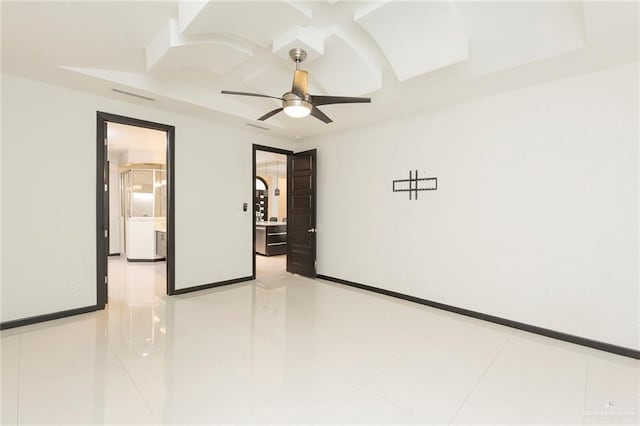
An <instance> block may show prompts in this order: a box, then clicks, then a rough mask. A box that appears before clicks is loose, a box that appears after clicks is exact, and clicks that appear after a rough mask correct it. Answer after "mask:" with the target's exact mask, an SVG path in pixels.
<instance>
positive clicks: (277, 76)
mask: <svg viewBox="0 0 640 426" xmlns="http://www.w3.org/2000/svg"><path fill="white" fill-rule="evenodd" d="M638 8H639V6H638V3H637V2H618V1H609V2H592V1H573V0H571V1H554V2H541V1H522V2H520V1H517V2H516V1H494V2H491V1H489V2H484V1H483V2H476V1H456V0H451V1H399V0H389V1H333V0H332V1H297V0H291V1H282V0H278V1H162V2H112V1H106V0H105V1H96V2H65V3H64V6H62V2H5V3H3V14H2V26H1V31H2V41H3V48H2V50H3V70H4V71H5V72H9V73H13V74H16V75H22V76H25V77H27V78H32V79H36V80H41V81H45V82H50V83H53V84H60V85H63V86H66V87H71V88H75V89H78V90H84V91H88V92H93V93H96V94H99V95H102V96H109V97H116V98H118V99H121V100H123V101H126V102H146V101H144V99H138V98H134V97H131V96H126V95H123V94H121V92H127V93H132V94H136V95H140V96H144V97H147V98H153V99H155V100H156V101H155V102H154V105H156V106H157V107H158V108H164V109H169V110H174V111H181V112H186V113H188V114H190V115H193V116H198V117H200V118H203V119H214V120H217V121H220V122H223V123H226V124H229V125H233V126H242V127H243V128H248V127H247V126H246V125H245V124H246V123H254V124H258V125H260V126H262V127H266V128H268V129H270V130H271V131H272V132H271V133H272V134H274V135H280V136H285V137H291V138H294V137H295V136H302V137H305V138H306V137H309V136H313V135H316V134H322V133H327V132H331V131H337V130H344V129H347V128H351V127H358V126H366V125H369V124H372V123H376V122H379V121H381V120H384V119H387V118H391V117H395V116H399V115H404V114H411V113H415V112H418V111H421V110H426V109H430V108H435V107H438V106H442V105H448V104H451V103H454V102H460V101H464V100H466V99H473V98H474V97H479V96H486V95H488V94H492V93H500V92H503V91H505V90H513V89H515V88H518V87H525V86H530V85H532V84H537V83H541V82H545V81H550V80H554V79H558V78H565V77H568V76H571V75H576V74H580V73H586V72H590V71H594V70H596V69H600V68H603V67H607V66H615V65H618V64H622V63H625V62H630V61H637V60H638V59H639V56H640V55H639V53H638V51H639V49H638V44H639V43H638ZM123 16H126V17H127V19H122V17H123ZM79 22H81V23H82V25H78V23H79ZM79 40H81V41H82V42H79ZM296 48H299V49H303V50H304V51H305V52H306V54H307V57H306V59H305V60H304V63H303V64H304V70H306V71H307V72H308V74H307V81H306V85H307V86H306V89H305V90H304V91H303V92H304V94H308V93H312V94H315V95H316V96H343V97H365V98H373V99H374V102H372V103H371V104H370V105H349V104H343V105H323V106H322V114H323V115H322V116H320V114H316V118H318V117H321V118H320V119H319V120H315V119H311V118H305V119H295V118H291V117H289V116H287V115H286V114H275V115H273V116H271V117H270V118H269V119H268V120H267V121H265V122H260V121H259V120H257V118H263V119H265V120H266V118H264V116H265V112H266V111H270V110H274V108H275V109H278V108H284V106H283V105H282V103H283V100H282V98H284V96H282V95H281V94H282V93H283V92H285V91H286V93H292V94H293V95H296V96H297V97H296V98H295V100H296V102H297V101H300V102H301V103H302V104H304V102H308V99H306V100H305V99H304V96H301V95H302V94H303V93H296V91H295V90H289V87H291V80H292V74H293V72H292V68H293V67H292V63H291V59H290V57H289V52H290V51H291V50H292V49H296ZM24 52H29V54H28V55H27V54H25V53H24ZM301 71H302V70H301ZM300 75H302V74H300ZM113 89H117V90H119V91H120V92H114V91H113ZM223 89H233V90H234V91H238V92H249V93H259V94H266V95H275V96H273V98H268V97H267V98H260V97H251V96H235V97H233V96H225V95H223V94H221V93H220V92H221V91H222V90H223ZM286 93H285V94H286ZM298 98H300V99H298ZM317 106H318V105H316V107H317ZM316 109H317V108H316ZM310 111H313V108H311V110H310ZM311 115H312V116H314V115H313V114H311ZM326 117H331V120H333V121H334V123H333V124H332V125H331V126H327V125H325V124H324V122H326V121H327V120H326ZM323 121H324V122H323ZM255 131H262V130H260V129H256V130H255Z"/></svg>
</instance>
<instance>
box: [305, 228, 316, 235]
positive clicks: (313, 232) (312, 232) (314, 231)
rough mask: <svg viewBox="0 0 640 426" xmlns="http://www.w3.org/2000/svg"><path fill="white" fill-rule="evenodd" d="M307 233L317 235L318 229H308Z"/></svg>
mask: <svg viewBox="0 0 640 426" xmlns="http://www.w3.org/2000/svg"><path fill="white" fill-rule="evenodd" d="M307 232H308V233H310V234H315V233H316V228H311V229H307Z"/></svg>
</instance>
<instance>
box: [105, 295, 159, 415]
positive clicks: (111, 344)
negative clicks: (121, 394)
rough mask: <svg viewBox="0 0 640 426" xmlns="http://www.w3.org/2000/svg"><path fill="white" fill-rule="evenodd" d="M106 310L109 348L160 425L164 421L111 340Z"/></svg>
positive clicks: (107, 317)
mask: <svg viewBox="0 0 640 426" xmlns="http://www.w3.org/2000/svg"><path fill="white" fill-rule="evenodd" d="M106 312H107V315H106V326H107V333H108V337H107V348H109V350H111V351H112V352H113V354H114V355H115V356H116V358H117V359H118V362H119V363H120V366H121V367H122V369H123V370H124V371H125V373H126V374H127V377H129V380H131V383H133V387H134V388H135V389H136V392H138V395H140V398H142V400H143V401H144V405H145V406H146V407H147V409H148V410H149V412H150V413H151V416H152V417H153V418H154V419H155V420H156V424H158V425H160V424H162V422H161V421H160V419H158V418H157V417H156V414H155V413H154V412H153V409H152V408H151V405H149V402H148V401H147V398H145V397H144V395H143V394H142V392H141V391H140V388H139V387H138V382H136V381H135V380H134V378H133V376H132V375H131V372H130V371H129V369H128V368H127V367H126V365H124V362H123V361H122V357H121V356H120V353H118V351H117V350H116V349H115V348H114V347H113V343H112V342H111V338H110V336H111V335H110V334H109V327H110V323H109V308H107V311H106ZM105 396H106V395H105Z"/></svg>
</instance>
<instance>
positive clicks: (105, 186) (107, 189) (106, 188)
mask: <svg viewBox="0 0 640 426" xmlns="http://www.w3.org/2000/svg"><path fill="white" fill-rule="evenodd" d="M107 191H109V185H108V184H106V183H105V184H104V192H107Z"/></svg>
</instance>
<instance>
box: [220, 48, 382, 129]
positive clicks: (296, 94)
mask: <svg viewBox="0 0 640 426" xmlns="http://www.w3.org/2000/svg"><path fill="white" fill-rule="evenodd" d="M289 57H290V58H291V59H292V60H293V61H294V62H295V63H296V70H295V72H294V74H293V85H292V87H291V91H290V92H287V93H285V94H283V95H282V97H279V98H278V97H276V96H269V95H263V94H260V93H249V92H236V91H231V90H223V91H222V92H221V93H222V94H225V95H239V96H253V97H258V98H272V99H279V100H281V101H282V107H281V108H276V109H274V110H272V111H269V112H268V113H266V114H265V115H263V116H262V117H260V118H258V121H264V120H266V119H268V118H271V117H273V116H274V115H276V114H277V113H279V112H280V111H284V113H285V114H287V115H288V116H289V117H293V118H303V117H306V116H308V115H311V116H313V117H315V118H317V119H318V120H320V121H322V122H324V123H327V124H328V123H331V122H333V120H331V119H330V118H329V117H328V116H327V115H326V114H325V113H323V112H322V111H320V110H319V109H318V108H317V107H318V106H320V105H333V104H351V103H370V102H371V98H355V97H347V96H316V95H310V94H309V93H307V86H308V77H309V76H308V73H307V72H306V71H304V70H301V69H300V63H301V62H302V61H304V59H305V58H306V57H307V52H306V51H305V50H304V49H301V48H295V49H291V50H290V51H289Z"/></svg>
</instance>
